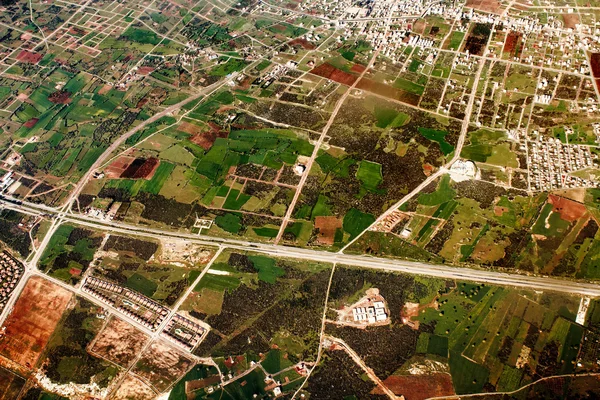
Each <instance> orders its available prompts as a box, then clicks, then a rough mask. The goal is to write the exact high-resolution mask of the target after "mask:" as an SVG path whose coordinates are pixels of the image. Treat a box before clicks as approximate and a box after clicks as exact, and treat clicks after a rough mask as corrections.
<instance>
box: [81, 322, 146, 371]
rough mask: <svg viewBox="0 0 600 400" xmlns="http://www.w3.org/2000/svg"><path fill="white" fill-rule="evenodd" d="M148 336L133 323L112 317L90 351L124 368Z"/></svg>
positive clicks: (137, 352)
mask: <svg viewBox="0 0 600 400" xmlns="http://www.w3.org/2000/svg"><path fill="white" fill-rule="evenodd" d="M147 341H148V336H147V335H146V334H144V333H143V332H141V331H139V330H137V329H136V328H135V327H134V326H133V325H131V324H129V323H127V322H125V321H123V320H121V319H119V318H116V317H113V318H112V319H111V320H110V321H109V323H108V324H107V325H106V326H105V327H104V329H103V330H102V331H101V332H100V333H98V336H96V340H95V342H94V344H93V345H92V347H91V349H90V351H91V352H92V353H94V354H96V355H98V356H100V357H103V358H105V359H107V360H109V361H111V362H113V363H115V364H118V365H120V366H122V367H124V368H127V367H129V365H130V364H131V363H132V362H133V361H134V360H135V358H136V357H137V355H138V354H139V353H140V351H142V348H143V347H144V345H145V344H146V342H147Z"/></svg>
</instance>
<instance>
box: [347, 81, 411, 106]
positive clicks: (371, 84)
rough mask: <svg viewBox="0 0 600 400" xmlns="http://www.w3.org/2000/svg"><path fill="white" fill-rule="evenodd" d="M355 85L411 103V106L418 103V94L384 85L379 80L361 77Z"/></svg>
mask: <svg viewBox="0 0 600 400" xmlns="http://www.w3.org/2000/svg"><path fill="white" fill-rule="evenodd" d="M356 87H357V88H358V89H362V90H366V91H367V92H372V93H375V94H378V95H380V96H384V97H388V98H390V99H395V100H399V101H402V102H403V103H407V104H412V105H413V106H416V105H417V104H419V99H420V97H419V96H418V95H416V94H414V93H409V92H406V91H404V90H401V89H396V88H395V87H392V86H389V85H386V84H384V83H381V82H376V81H374V80H372V79H366V78H363V79H361V80H360V82H358V84H357V85H356Z"/></svg>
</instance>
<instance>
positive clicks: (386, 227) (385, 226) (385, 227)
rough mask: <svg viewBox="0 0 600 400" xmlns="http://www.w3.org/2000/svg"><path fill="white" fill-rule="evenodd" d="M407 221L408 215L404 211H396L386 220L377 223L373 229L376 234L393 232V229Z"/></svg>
mask: <svg viewBox="0 0 600 400" xmlns="http://www.w3.org/2000/svg"><path fill="white" fill-rule="evenodd" d="M404 219H406V214H404V213H403V212H402V211H400V210H398V209H395V210H394V211H392V212H391V213H390V214H388V215H387V216H386V217H385V218H383V219H381V220H380V221H377V223H376V224H375V225H374V226H373V227H372V228H371V230H372V231H375V232H391V231H392V229H394V227H395V226H396V225H398V223H399V222H400V221H402V220H404Z"/></svg>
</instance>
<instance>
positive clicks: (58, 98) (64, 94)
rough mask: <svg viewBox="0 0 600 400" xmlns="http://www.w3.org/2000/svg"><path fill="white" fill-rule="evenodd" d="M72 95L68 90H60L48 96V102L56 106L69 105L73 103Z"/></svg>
mask: <svg viewBox="0 0 600 400" xmlns="http://www.w3.org/2000/svg"><path fill="white" fill-rule="evenodd" d="M70 96H71V93H69V92H68V91H66V90H58V91H56V92H54V93H51V94H50V96H48V100H50V101H51V102H53V103H54V104H68V103H70V102H71V98H70Z"/></svg>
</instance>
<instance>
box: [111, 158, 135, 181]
mask: <svg viewBox="0 0 600 400" xmlns="http://www.w3.org/2000/svg"><path fill="white" fill-rule="evenodd" d="M133 160H135V158H133V157H128V156H121V157H119V158H117V159H116V160H115V161H113V162H112V163H110V165H109V166H108V167H106V168H104V174H105V175H106V176H107V177H108V178H113V179H114V178H120V177H121V174H123V172H124V171H125V170H126V169H127V167H128V166H129V164H131V163H132V162H133Z"/></svg>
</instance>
